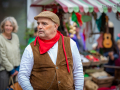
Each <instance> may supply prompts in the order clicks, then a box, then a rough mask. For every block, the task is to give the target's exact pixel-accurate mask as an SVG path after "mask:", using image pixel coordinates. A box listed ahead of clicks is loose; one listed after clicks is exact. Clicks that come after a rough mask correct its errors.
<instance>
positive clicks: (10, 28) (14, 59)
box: [0, 17, 20, 90]
mask: <svg viewBox="0 0 120 90" xmlns="http://www.w3.org/2000/svg"><path fill="white" fill-rule="evenodd" d="M0 28H1V31H2V33H1V34H0V90H5V89H6V88H7V86H8V84H9V77H10V76H12V77H15V76H16V75H17V74H18V71H19V65H20V50H19V38H18V36H17V35H16V34H15V33H14V32H16V31H17V30H18V25H17V22H16V20H15V18H14V17H7V18H5V19H4V20H3V21H2V22H1V26H0Z"/></svg>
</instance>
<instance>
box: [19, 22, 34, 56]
mask: <svg viewBox="0 0 120 90" xmlns="http://www.w3.org/2000/svg"><path fill="white" fill-rule="evenodd" d="M33 35H34V23H32V25H31V28H27V29H26V30H25V36H24V40H25V41H26V45H22V44H21V45H20V50H21V55H22V54H23V52H24V49H25V47H26V46H27V44H28V40H29V38H30V37H33Z"/></svg>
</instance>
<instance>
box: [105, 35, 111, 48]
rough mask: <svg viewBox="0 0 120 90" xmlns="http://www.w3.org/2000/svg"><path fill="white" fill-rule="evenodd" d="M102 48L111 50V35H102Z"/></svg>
mask: <svg viewBox="0 0 120 90" xmlns="http://www.w3.org/2000/svg"><path fill="white" fill-rule="evenodd" d="M103 46H104V47H105V48H111V47H112V40H111V34H110V33H105V34H104V40H103Z"/></svg>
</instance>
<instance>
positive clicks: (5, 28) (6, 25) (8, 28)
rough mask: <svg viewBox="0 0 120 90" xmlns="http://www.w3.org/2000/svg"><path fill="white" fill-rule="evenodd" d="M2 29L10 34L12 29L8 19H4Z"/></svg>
mask: <svg viewBox="0 0 120 90" xmlns="http://www.w3.org/2000/svg"><path fill="white" fill-rule="evenodd" d="M4 30H5V33H6V34H11V33H12V31H13V26H12V24H11V22H10V21H6V22H5V25H4Z"/></svg>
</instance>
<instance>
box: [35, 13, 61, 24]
mask: <svg viewBox="0 0 120 90" xmlns="http://www.w3.org/2000/svg"><path fill="white" fill-rule="evenodd" d="M39 17H45V18H49V19H51V20H52V21H53V22H55V23H56V24H58V25H60V20H59V17H58V16H57V15H56V14H55V13H53V12H51V11H43V12H41V13H40V14H38V15H37V16H35V17H34V19H35V20H37V19H38V18H39Z"/></svg>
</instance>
